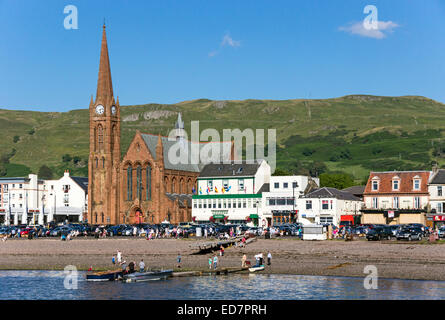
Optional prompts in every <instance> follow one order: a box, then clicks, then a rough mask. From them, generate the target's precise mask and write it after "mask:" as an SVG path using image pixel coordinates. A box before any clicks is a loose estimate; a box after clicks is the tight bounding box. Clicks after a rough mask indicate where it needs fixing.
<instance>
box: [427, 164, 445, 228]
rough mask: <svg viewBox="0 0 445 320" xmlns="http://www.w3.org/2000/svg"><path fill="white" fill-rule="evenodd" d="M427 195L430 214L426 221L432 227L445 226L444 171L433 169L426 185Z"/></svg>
mask: <svg viewBox="0 0 445 320" xmlns="http://www.w3.org/2000/svg"><path fill="white" fill-rule="evenodd" d="M428 193H429V195H430V198H429V205H430V214H428V215H427V220H429V221H431V224H432V225H433V227H440V226H443V225H444V224H445V170H437V168H433V174H432V176H431V178H430V181H429V183H428Z"/></svg>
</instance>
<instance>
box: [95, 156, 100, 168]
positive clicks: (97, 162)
mask: <svg viewBox="0 0 445 320" xmlns="http://www.w3.org/2000/svg"><path fill="white" fill-rule="evenodd" d="M94 160H95V161H96V168H97V167H99V159H97V158H95V159H94Z"/></svg>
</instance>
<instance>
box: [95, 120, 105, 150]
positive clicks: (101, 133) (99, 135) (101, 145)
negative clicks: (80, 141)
mask: <svg viewBox="0 0 445 320" xmlns="http://www.w3.org/2000/svg"><path fill="white" fill-rule="evenodd" d="M97 143H98V144H99V150H103V149H104V129H103V128H102V126H101V125H98V126H97Z"/></svg>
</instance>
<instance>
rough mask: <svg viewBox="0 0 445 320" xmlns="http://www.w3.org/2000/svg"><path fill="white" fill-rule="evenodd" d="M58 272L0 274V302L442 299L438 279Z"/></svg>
mask: <svg viewBox="0 0 445 320" xmlns="http://www.w3.org/2000/svg"><path fill="white" fill-rule="evenodd" d="M64 276H65V274H64V272H63V271H1V272H0V299H2V300H5V299H28V300H29V299H41V300H45V299H68V300H69V299H88V300H96V299H135V300H146V299H155V300H164V299H190V300H191V299H218V300H219V299H264V300H279V299H283V300H285V299H377V300H388V299H444V298H445V282H444V281H416V280H394V279H379V280H378V289H377V290H366V289H365V288H364V286H363V278H348V277H323V276H296V275H263V274H246V275H228V276H205V277H190V278H172V279H169V280H166V281H152V282H143V283H122V282H87V281H85V280H84V279H85V273H83V272H80V273H79V283H78V290H66V289H65V288H64V285H63V280H64Z"/></svg>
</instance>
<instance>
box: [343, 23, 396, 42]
mask: <svg viewBox="0 0 445 320" xmlns="http://www.w3.org/2000/svg"><path fill="white" fill-rule="evenodd" d="M398 27H400V26H399V25H398V24H397V23H394V22H392V21H379V22H378V24H377V29H368V28H365V27H364V25H363V22H356V23H351V24H349V25H348V26H345V27H339V28H338V29H339V30H340V31H344V32H347V33H350V34H356V35H359V36H361V37H367V38H374V39H383V38H386V36H387V34H388V33H392V32H394V29H395V28H398Z"/></svg>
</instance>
